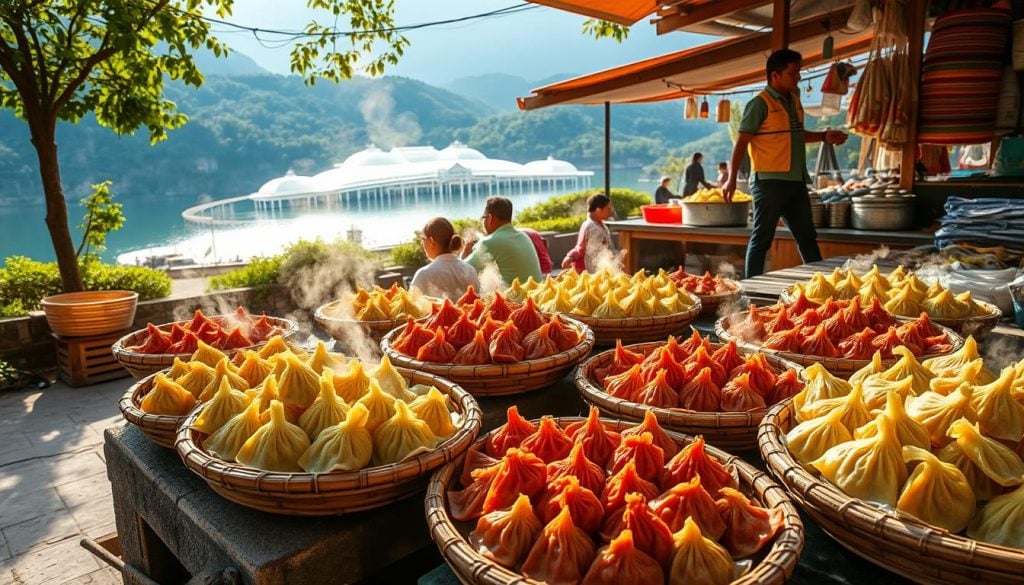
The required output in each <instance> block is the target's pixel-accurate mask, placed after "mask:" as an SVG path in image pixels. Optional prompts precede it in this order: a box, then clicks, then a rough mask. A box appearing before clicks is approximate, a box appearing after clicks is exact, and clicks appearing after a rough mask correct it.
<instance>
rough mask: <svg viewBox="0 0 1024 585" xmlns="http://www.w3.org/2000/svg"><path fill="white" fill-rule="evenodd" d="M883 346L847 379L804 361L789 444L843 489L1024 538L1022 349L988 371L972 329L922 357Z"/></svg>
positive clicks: (1013, 542) (960, 527) (979, 533)
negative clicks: (945, 349) (959, 341)
mask: <svg viewBox="0 0 1024 585" xmlns="http://www.w3.org/2000/svg"><path fill="white" fill-rule="evenodd" d="M894 353H896V354H897V355H899V356H900V359H899V361H897V362H896V363H895V364H893V365H892V366H891V367H884V366H883V365H882V361H881V358H880V356H879V355H878V354H876V355H875V356H874V359H872V361H871V363H870V364H869V365H868V366H866V367H865V368H863V369H862V370H860V371H858V372H856V373H855V374H853V375H852V376H851V377H850V379H849V381H846V380H842V379H840V378H836V377H835V376H833V375H832V374H830V373H829V372H828V371H827V370H825V369H824V368H822V367H820V366H818V365H815V366H811V367H810V368H808V369H807V370H806V371H805V377H806V379H807V384H806V385H805V387H804V389H803V390H802V391H801V392H800V393H799V394H797V395H796V396H795V397H794V401H793V407H794V410H795V413H796V419H797V421H799V424H797V425H796V426H795V427H793V428H792V429H791V430H790V431H789V432H788V433H787V434H786V438H785V439H786V444H787V446H788V448H789V450H790V452H791V453H792V454H793V456H794V458H795V459H797V461H799V462H800V463H801V464H802V465H804V466H805V467H806V468H807V469H808V470H810V471H812V472H813V473H817V474H820V475H821V477H823V478H824V479H827V480H828V481H830V482H832V483H833V484H835V485H836V486H837V487H838V488H840V489H841V490H843V491H844V492H845V493H846V494H847V495H849V496H851V497H854V498H860V499H863V500H866V501H869V502H874V503H876V504H881V505H884V506H888V507H891V508H895V509H897V510H899V511H901V512H903V513H906V514H909V515H912V516H914V517H916V518H918V519H919V520H922V521H924V522H926V523H928V524H931V525H934V526H937V527H939V528H943V529H945V530H948V531H949V532H951V533H958V532H964V533H966V535H967V536H969V537H971V538H974V539H977V540H980V541H984V542H990V543H993V544H999V545H1003V546H1009V547H1015V548H1024V461H1022V459H1021V454H1022V453H1024V360H1022V361H1021V362H1018V363H1017V364H1016V365H1013V366H1008V367H1006V368H1004V369H1003V370H1002V371H1000V372H998V373H997V372H992V371H990V370H989V369H987V368H986V367H985V364H984V361H983V359H982V358H981V356H980V355H979V354H978V346H977V343H976V342H975V340H974V338H972V337H969V338H968V339H967V341H966V343H965V344H964V346H963V347H962V348H961V349H960V350H958V351H956V352H954V353H952V354H950V355H948V356H942V357H936V358H931V359H927V360H924V361H923V362H918V361H917V359H916V358H915V356H914V354H913V353H912V352H910V351H908V350H906V349H905V348H902V347H897V348H896V349H895V350H894Z"/></svg>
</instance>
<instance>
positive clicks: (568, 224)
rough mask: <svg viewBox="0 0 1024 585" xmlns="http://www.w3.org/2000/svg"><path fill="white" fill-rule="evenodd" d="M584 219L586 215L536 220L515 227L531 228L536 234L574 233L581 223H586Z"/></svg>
mask: <svg viewBox="0 0 1024 585" xmlns="http://www.w3.org/2000/svg"><path fill="white" fill-rule="evenodd" d="M586 219H587V215H586V214H581V215H573V216H570V217H553V218H551V219H538V220H537V221H528V222H525V223H520V224H516V225H517V226H518V227H528V228H533V229H535V230H537V231H538V232H574V231H576V230H578V229H580V226H581V225H583V222H584V221H586Z"/></svg>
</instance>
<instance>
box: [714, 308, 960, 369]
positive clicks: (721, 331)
mask: <svg viewBox="0 0 1024 585" xmlns="http://www.w3.org/2000/svg"><path fill="white" fill-rule="evenodd" d="M746 317H747V311H742V312H740V313H733V314H732V315H726V316H725V317H722V318H720V319H718V320H717V321H715V335H717V336H718V339H719V340H721V341H723V342H729V341H735V342H736V345H738V346H739V347H741V348H743V349H746V350H748V351H760V352H762V353H764V354H767V355H770V356H771V355H774V356H776V357H780V358H782V359H784V360H787V361H790V362H793V363H796V364H800V365H801V366H811V365H814V364H821V365H822V366H824V367H825V369H826V370H828V371H829V372H831V373H833V374H835V375H836V376H841V377H849V376H850V374H852V373H854V372H856V371H857V370H859V369H861V368H863V367H865V366H867V365H868V364H870V363H871V360H851V359H846V358H827V357H822V356H817V355H808V354H804V353H793V352H789V351H777V350H774V349H766V348H764V347H761V345H760V344H757V343H753V342H750V341H746V340H743V339H740V338H739V337H737V336H735V335H733V334H732V333H730V332H729V328H730V327H732V326H733V325H734V324H736V323H738V322H740V321H743V320H744V319H746ZM936 327H938V328H939V329H941V330H943V331H945V333H946V335H948V336H949V342H950V344H952V346H953V349H952V350H951V351H949V352H946V353H930V354H928V355H926V356H917V357H919V358H922V359H923V358H932V357H938V356H940V355H949V354H950V353H953V352H955V351H957V350H958V349H960V347H961V346H962V345H963V344H964V338H963V337H960V336H959V335H957V334H956V333H954V332H953V331H952V330H950V329H948V328H946V327H943V326H941V325H936ZM897 361H899V358H888V359H883V360H882V365H883V366H885V367H886V368H888V367H889V366H891V365H893V364H895V363H896V362H897Z"/></svg>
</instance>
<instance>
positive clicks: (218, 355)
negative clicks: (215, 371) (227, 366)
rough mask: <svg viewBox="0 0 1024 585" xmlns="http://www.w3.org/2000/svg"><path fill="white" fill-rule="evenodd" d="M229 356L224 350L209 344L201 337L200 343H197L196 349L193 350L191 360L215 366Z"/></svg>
mask: <svg viewBox="0 0 1024 585" xmlns="http://www.w3.org/2000/svg"><path fill="white" fill-rule="evenodd" d="M227 357H228V356H226V355H225V354H224V352H222V351H221V350H219V349H217V348H215V347H211V346H209V345H207V344H206V343H204V342H203V340H202V339H200V340H199V342H198V345H196V350H195V351H194V352H192V358H191V359H190V360H189V361H192V362H201V363H204V364H206V365H208V366H210V367H211V368H213V367H216V365H217V364H219V363H220V360H223V359H227Z"/></svg>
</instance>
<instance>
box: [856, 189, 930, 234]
mask: <svg viewBox="0 0 1024 585" xmlns="http://www.w3.org/2000/svg"><path fill="white" fill-rule="evenodd" d="M850 220H851V221H850V223H851V224H852V225H853V227H854V229H858V230H882V231H896V230H905V229H907V228H909V227H911V226H912V225H914V198H913V197H854V198H853V213H852V214H851V215H850Z"/></svg>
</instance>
